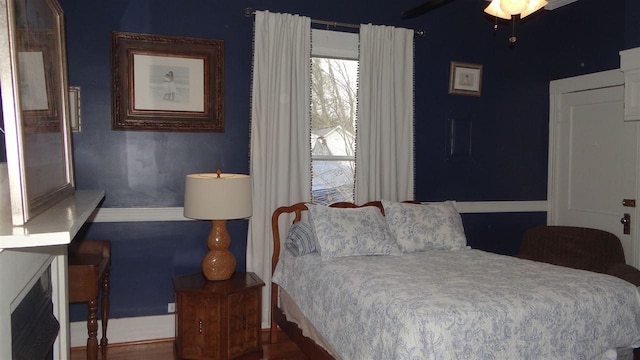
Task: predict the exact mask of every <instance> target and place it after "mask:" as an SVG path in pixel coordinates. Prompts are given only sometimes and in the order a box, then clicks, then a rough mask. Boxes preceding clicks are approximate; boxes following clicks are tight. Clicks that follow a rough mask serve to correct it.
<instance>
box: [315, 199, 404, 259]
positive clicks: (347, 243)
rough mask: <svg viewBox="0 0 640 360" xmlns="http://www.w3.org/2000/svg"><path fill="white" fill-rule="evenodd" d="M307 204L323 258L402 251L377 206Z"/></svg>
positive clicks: (394, 253)
mask: <svg viewBox="0 0 640 360" xmlns="http://www.w3.org/2000/svg"><path fill="white" fill-rule="evenodd" d="M307 208H309V221H310V222H311V226H312V227H313V230H314V232H315V234H316V239H317V240H318V251H319V252H320V257H321V258H322V260H331V259H334V258H337V257H344V256H361V255H400V254H401V253H402V252H401V251H400V249H399V248H398V245H397V244H396V241H395V239H394V238H393V235H392V234H391V231H389V227H388V225H387V223H386V221H385V220H384V216H382V213H381V212H380V209H378V208H377V207H374V206H365V207H361V208H348V209H344V208H332V207H327V206H322V205H314V204H307Z"/></svg>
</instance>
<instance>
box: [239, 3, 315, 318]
mask: <svg viewBox="0 0 640 360" xmlns="http://www.w3.org/2000/svg"><path fill="white" fill-rule="evenodd" d="M310 55H311V20H310V18H307V17H302V16H298V15H290V14H274V13H269V12H267V11H257V12H256V15H255V30H254V55H253V57H254V58H253V80H252V81H253V84H252V99H251V145H250V146H251V149H250V156H251V160H250V168H251V178H252V186H253V193H252V194H253V215H252V216H251V219H250V221H249V232H248V236H247V237H248V239H247V271H250V272H255V273H256V274H257V275H258V276H260V278H261V279H262V280H263V281H264V283H265V284H266V286H265V287H264V289H263V296H262V323H263V325H267V324H269V321H270V320H269V319H270V308H269V303H270V299H271V254H272V251H273V236H272V234H271V214H272V213H273V211H274V210H275V209H276V208H278V207H279V206H284V205H291V204H294V203H297V202H301V201H310V200H311V150H310V143H309V141H310V140H309V136H310V119H309V116H310V115H309V104H310V68H311V66H310V61H311V60H310Z"/></svg>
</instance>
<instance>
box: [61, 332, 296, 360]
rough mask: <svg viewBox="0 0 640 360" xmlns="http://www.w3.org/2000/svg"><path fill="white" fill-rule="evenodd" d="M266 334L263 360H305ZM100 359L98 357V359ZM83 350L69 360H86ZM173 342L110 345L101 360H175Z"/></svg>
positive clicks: (289, 343) (280, 339) (285, 340)
mask: <svg viewBox="0 0 640 360" xmlns="http://www.w3.org/2000/svg"><path fill="white" fill-rule="evenodd" d="M268 339H269V336H268V333H266V332H265V333H263V334H262V350H263V351H264V356H263V359H264V360H306V359H307V357H306V356H305V355H304V354H303V353H302V352H301V351H300V349H299V348H298V347H297V346H296V344H294V343H293V342H292V341H291V340H289V338H287V336H286V335H285V334H284V333H280V334H279V335H278V342H277V343H274V344H271V343H269V340H268ZM98 358H99V359H100V357H98ZM86 359H87V357H86V353H85V350H84V348H82V349H72V350H71V360H86ZM175 359H176V356H175V354H174V352H173V341H172V340H167V341H156V342H147V343H141V344H131V345H120V344H114V345H110V346H109V348H108V352H107V359H102V360H175Z"/></svg>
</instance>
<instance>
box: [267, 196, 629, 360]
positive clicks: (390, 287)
mask: <svg viewBox="0 0 640 360" xmlns="http://www.w3.org/2000/svg"><path fill="white" fill-rule="evenodd" d="M384 215H386V216H384ZM272 226H273V236H274V253H273V259H272V260H273V263H272V270H273V277H272V298H271V304H272V315H271V316H272V325H271V326H272V328H271V337H272V341H275V340H276V338H277V332H276V331H275V330H276V328H277V327H278V326H279V327H280V328H281V329H282V330H283V331H284V332H285V333H287V334H288V335H289V336H290V337H291V338H292V339H293V340H294V341H296V342H297V343H298V344H299V345H300V346H301V348H302V349H303V351H304V352H305V353H306V354H307V355H308V356H309V358H311V359H316V358H317V359H344V360H351V359H381V360H383V359H384V360H388V359H615V358H616V357H617V358H618V359H621V358H625V357H630V358H632V356H633V355H632V353H631V349H633V348H635V347H638V346H640V295H639V293H638V289H637V288H636V287H635V286H634V285H633V284H630V283H628V282H626V281H624V280H621V279H618V278H616V277H613V276H609V275H603V274H598V273H594V272H589V271H585V270H576V269H570V268H565V267H560V266H556V265H551V264H545V263H539V262H534V261H530V260H524V259H519V258H516V257H511V256H505V255H498V254H493V253H488V252H484V251H481V250H477V249H471V248H469V247H468V246H466V238H465V236H464V230H463V227H462V221H461V219H460V215H459V214H458V213H457V211H456V210H455V204H454V203H452V202H442V203H435V204H434V203H431V204H417V203H398V202H389V201H384V200H382V201H377V202H371V203H367V204H365V205H363V206H361V207H358V206H356V205H354V204H351V203H338V204H334V205H332V207H325V206H320V205H313V204H304V203H299V204H295V205H292V206H285V207H281V208H278V209H277V210H276V211H275V212H274V213H273V216H272ZM280 239H285V241H284V242H283V244H281V242H280Z"/></svg>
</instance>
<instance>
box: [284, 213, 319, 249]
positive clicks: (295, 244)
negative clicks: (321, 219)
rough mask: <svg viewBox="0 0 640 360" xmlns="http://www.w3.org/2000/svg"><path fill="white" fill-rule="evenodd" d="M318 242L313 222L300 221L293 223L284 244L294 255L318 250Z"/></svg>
mask: <svg viewBox="0 0 640 360" xmlns="http://www.w3.org/2000/svg"><path fill="white" fill-rule="evenodd" d="M316 243H317V240H316V236H315V235H314V234H313V229H312V228H311V224H309V223H308V222H306V221H298V222H297V223H294V224H293V225H291V228H290V229H289V233H288V234H287V240H286V241H285V242H284V245H285V246H286V247H287V249H289V251H291V253H292V254H293V255H294V256H301V255H306V254H311V253H314V252H316Z"/></svg>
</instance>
